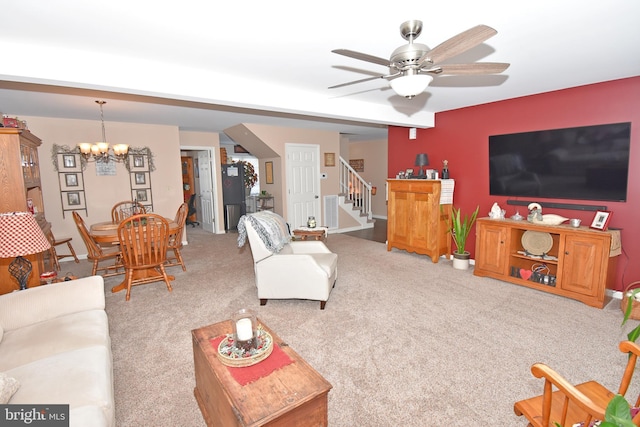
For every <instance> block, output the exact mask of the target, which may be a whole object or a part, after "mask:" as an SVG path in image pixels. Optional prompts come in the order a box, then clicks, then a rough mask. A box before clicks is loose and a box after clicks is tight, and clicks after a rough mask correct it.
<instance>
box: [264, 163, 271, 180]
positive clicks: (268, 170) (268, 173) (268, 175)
mask: <svg viewBox="0 0 640 427" xmlns="http://www.w3.org/2000/svg"><path fill="white" fill-rule="evenodd" d="M264 177H265V181H266V183H267V184H273V162H264Z"/></svg>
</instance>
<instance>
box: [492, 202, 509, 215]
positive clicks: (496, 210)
mask: <svg viewBox="0 0 640 427" xmlns="http://www.w3.org/2000/svg"><path fill="white" fill-rule="evenodd" d="M505 212H506V211H505V210H504V209H501V208H500V205H498V203H497V202H496V203H494V204H493V206H492V207H491V212H489V218H491V219H504V214H505Z"/></svg>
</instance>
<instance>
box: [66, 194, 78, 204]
mask: <svg viewBox="0 0 640 427" xmlns="http://www.w3.org/2000/svg"><path fill="white" fill-rule="evenodd" d="M67 203H68V204H69V206H80V193H77V192H75V191H74V192H69V193H67Z"/></svg>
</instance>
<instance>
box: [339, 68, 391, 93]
mask: <svg viewBox="0 0 640 427" xmlns="http://www.w3.org/2000/svg"><path fill="white" fill-rule="evenodd" d="M400 74H402V73H401V72H399V71H398V72H397V73H393V74H387V75H386V76H376V77H368V78H366V79H360V80H354V81H352V82H348V83H342V84H339V85H335V86H330V87H329V89H335V88H338V87H343V86H349V85H354V84H357V83H364V82H368V81H371V80H377V79H390V78H393V77H398V76H399V75H400Z"/></svg>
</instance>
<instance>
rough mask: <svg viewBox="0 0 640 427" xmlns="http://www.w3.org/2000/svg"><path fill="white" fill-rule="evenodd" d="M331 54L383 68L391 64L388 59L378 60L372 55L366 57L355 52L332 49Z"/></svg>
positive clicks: (364, 54) (378, 58)
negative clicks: (371, 63)
mask: <svg viewBox="0 0 640 427" xmlns="http://www.w3.org/2000/svg"><path fill="white" fill-rule="evenodd" d="M331 52H333V53H337V54H338V55H344V56H348V57H350V58H354V59H359V60H361V61H367V62H373V63H374V64H379V65H383V66H385V67H390V66H391V62H390V61H389V60H388V59H384V58H380V57H377V56H373V55H367V54H366V53H360V52H356V51H355V50H349V49H334V50H332V51H331Z"/></svg>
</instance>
